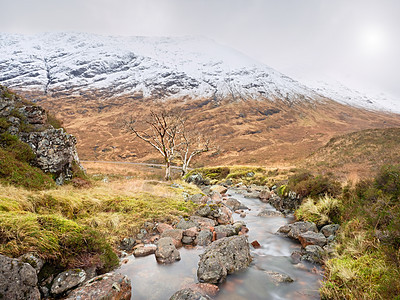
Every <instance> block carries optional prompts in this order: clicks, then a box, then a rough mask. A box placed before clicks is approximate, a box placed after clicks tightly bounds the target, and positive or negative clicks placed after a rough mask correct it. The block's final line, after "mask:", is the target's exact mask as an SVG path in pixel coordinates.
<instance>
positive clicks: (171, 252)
mask: <svg viewBox="0 0 400 300" xmlns="http://www.w3.org/2000/svg"><path fill="white" fill-rule="evenodd" d="M155 255H156V259H157V261H158V262H159V263H162V264H170V263H173V262H174V261H177V260H180V259H181V255H180V253H179V251H178V250H177V249H176V247H175V245H174V241H173V239H172V238H170V237H163V238H161V239H159V240H158V242H157V249H156V252H155Z"/></svg>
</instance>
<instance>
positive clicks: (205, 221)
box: [190, 216, 217, 229]
mask: <svg viewBox="0 0 400 300" xmlns="http://www.w3.org/2000/svg"><path fill="white" fill-rule="evenodd" d="M190 220H191V221H193V222H195V223H198V224H199V225H200V227H201V228H202V229H203V228H205V227H208V226H215V225H217V222H216V221H215V220H213V219H209V218H205V217H200V216H191V217H190Z"/></svg>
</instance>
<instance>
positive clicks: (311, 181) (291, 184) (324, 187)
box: [285, 171, 342, 198]
mask: <svg viewBox="0 0 400 300" xmlns="http://www.w3.org/2000/svg"><path fill="white" fill-rule="evenodd" d="M285 190H286V191H293V192H296V194H298V195H299V196H300V197H312V198H318V197H320V196H323V195H328V196H332V197H337V196H339V195H340V194H341V192H342V186H341V184H340V182H338V181H336V180H334V179H332V178H331V177H328V176H323V175H317V176H313V175H312V174H311V173H309V172H307V171H303V172H301V173H299V174H295V175H293V176H291V177H290V178H289V181H288V184H287V188H286V189H285Z"/></svg>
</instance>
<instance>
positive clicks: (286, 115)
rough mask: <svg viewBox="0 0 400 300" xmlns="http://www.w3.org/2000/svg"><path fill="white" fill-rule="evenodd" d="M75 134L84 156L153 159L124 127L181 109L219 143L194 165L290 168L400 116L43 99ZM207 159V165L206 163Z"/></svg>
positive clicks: (291, 107) (336, 107)
mask: <svg viewBox="0 0 400 300" xmlns="http://www.w3.org/2000/svg"><path fill="white" fill-rule="evenodd" d="M39 99H40V100H39V101H40V104H41V105H43V106H44V107H46V108H48V109H49V110H50V111H52V112H53V113H55V114H56V115H57V116H58V117H59V118H60V119H61V120H63V122H64V126H65V127H66V129H67V130H68V132H70V133H72V134H74V135H75V136H76V137H77V138H78V152H79V154H80V157H81V159H83V160H114V161H136V162H138V161H155V160H157V159H158V156H157V153H155V152H153V150H152V149H151V148H150V147H149V146H148V145H146V144H145V143H143V142H142V141H140V140H138V139H133V136H132V135H130V134H129V133H126V132H124V131H123V129H122V125H123V121H124V120H127V119H128V118H129V117H130V116H132V115H134V116H135V118H136V119H137V120H138V122H140V119H141V118H143V116H144V115H146V114H147V113H148V112H149V111H150V110H151V109H152V108H155V107H160V106H162V107H168V108H174V107H180V108H182V109H183V110H185V111H186V112H187V113H188V115H189V116H190V118H191V122H193V123H194V124H196V127H197V128H198V129H200V130H201V131H202V132H203V133H205V134H207V135H210V136H212V137H214V139H215V140H216V143H217V145H218V146H219V148H220V151H219V152H218V153H208V154H207V155H203V156H202V157H201V158H200V161H197V162H196V163H197V165H200V166H201V165H205V164H207V165H224V164H225V165H226V164H240V165H266V166H268V165H271V164H280V165H292V164H293V163H296V162H298V161H299V160H301V159H303V158H306V157H307V156H308V155H310V154H311V153H312V152H313V151H316V150H317V149H318V148H319V147H322V146H323V145H325V144H326V143H327V142H328V141H329V140H330V139H331V138H332V137H334V136H337V135H343V134H346V133H350V132H354V131H359V130H363V129H372V128H390V127H397V126H400V116H399V115H396V114H389V113H383V112H373V111H367V110H363V109H359V108H355V107H350V106H347V105H342V104H339V103H337V102H334V101H330V100H326V99H325V100H323V101H321V102H306V101H304V102H302V103H287V102H284V101H256V100H247V101H220V102H218V101H213V100H206V99H205V100H203V101H200V100H197V101H194V100H190V99H181V100H180V101H168V102H162V101H154V100H151V99H147V100H143V99H140V100H138V99H129V98H112V99H107V100H94V99H88V98H79V97H72V96H71V97H64V98H39ZM205 162H207V163H205Z"/></svg>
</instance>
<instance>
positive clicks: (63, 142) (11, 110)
mask: <svg viewBox="0 0 400 300" xmlns="http://www.w3.org/2000/svg"><path fill="white" fill-rule="evenodd" d="M0 119H1V125H2V126H1V127H0V133H1V134H10V135H13V136H17V137H18V138H19V139H20V140H21V141H22V142H25V143H27V144H28V145H29V146H30V147H31V149H32V150H33V152H34V154H35V158H34V160H33V161H32V164H33V165H35V166H37V167H39V168H40V169H42V170H43V171H44V172H46V173H51V174H53V175H54V177H55V178H56V183H57V184H63V183H64V181H65V180H68V179H70V178H71V177H72V168H73V165H74V164H75V165H76V166H78V167H80V164H79V157H78V153H77V151H76V147H75V146H76V139H75V137H74V136H72V135H70V134H67V133H66V132H65V131H64V129H63V128H54V126H53V125H52V124H50V120H51V118H49V117H48V114H47V112H46V111H45V110H44V109H43V108H42V107H40V106H37V105H35V104H33V103H29V102H27V101H25V100H24V99H22V98H21V97H19V96H17V95H15V94H13V93H11V92H10V91H9V90H8V89H7V88H5V87H2V86H0Z"/></svg>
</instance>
